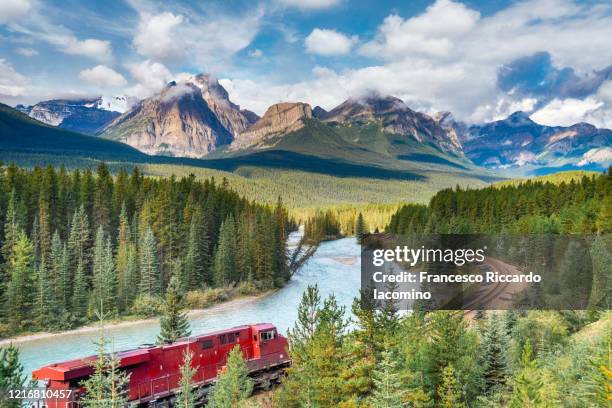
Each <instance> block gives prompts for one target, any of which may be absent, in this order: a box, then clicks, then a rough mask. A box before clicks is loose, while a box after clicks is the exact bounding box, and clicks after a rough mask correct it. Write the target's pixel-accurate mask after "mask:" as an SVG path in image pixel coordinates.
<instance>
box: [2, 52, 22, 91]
mask: <svg viewBox="0 0 612 408" xmlns="http://www.w3.org/2000/svg"><path fill="white" fill-rule="evenodd" d="M26 85H27V78H26V77H25V76H23V75H21V74H20V73H19V72H17V71H15V69H13V67H12V66H11V65H10V64H9V63H8V62H7V61H6V60H5V59H4V58H0V96H2V97H17V96H22V95H23V94H24V92H25V90H26Z"/></svg>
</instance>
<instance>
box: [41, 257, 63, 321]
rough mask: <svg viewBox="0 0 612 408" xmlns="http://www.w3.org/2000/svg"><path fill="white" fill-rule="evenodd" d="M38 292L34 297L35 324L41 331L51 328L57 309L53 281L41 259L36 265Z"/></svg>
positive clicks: (56, 315) (44, 262)
mask: <svg viewBox="0 0 612 408" xmlns="http://www.w3.org/2000/svg"><path fill="white" fill-rule="evenodd" d="M37 281H38V291H37V295H36V324H37V326H38V327H39V328H41V329H46V328H50V327H53V325H54V323H55V320H56V319H57V317H58V308H57V303H56V300H57V298H56V297H55V294H54V293H53V280H52V279H51V275H50V274H49V268H48V267H47V261H46V260H45V259H44V258H43V259H41V261H40V263H39V265H38V279H37Z"/></svg>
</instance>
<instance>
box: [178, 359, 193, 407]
mask: <svg viewBox="0 0 612 408" xmlns="http://www.w3.org/2000/svg"><path fill="white" fill-rule="evenodd" d="M192 360H193V352H192V351H191V350H185V352H184V353H183V363H182V364H181V370H180V371H181V379H180V382H179V387H180V389H179V392H178V395H177V397H176V408H195V405H196V402H197V397H198V395H197V392H196V390H194V389H193V377H194V376H195V375H196V373H197V370H196V369H195V368H194V367H193V366H192Z"/></svg>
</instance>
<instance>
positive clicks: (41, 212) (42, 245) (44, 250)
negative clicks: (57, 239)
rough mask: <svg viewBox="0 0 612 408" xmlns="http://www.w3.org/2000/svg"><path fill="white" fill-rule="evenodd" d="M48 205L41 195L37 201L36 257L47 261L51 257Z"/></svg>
mask: <svg viewBox="0 0 612 408" xmlns="http://www.w3.org/2000/svg"><path fill="white" fill-rule="evenodd" d="M49 217H50V214H49V203H48V202H47V201H46V200H45V199H44V197H43V195H42V194H41V196H40V199H39V201H38V241H39V242H38V245H39V247H38V256H39V259H42V258H44V259H47V260H48V259H49V258H50V256H51V221H50V219H49Z"/></svg>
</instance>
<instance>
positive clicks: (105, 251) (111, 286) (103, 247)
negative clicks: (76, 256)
mask: <svg viewBox="0 0 612 408" xmlns="http://www.w3.org/2000/svg"><path fill="white" fill-rule="evenodd" d="M91 301H92V302H91V303H92V306H93V308H94V309H96V308H98V307H102V308H103V310H106V311H107V312H109V313H115V312H116V311H117V276H116V274H115V263H114V259H113V252H112V247H111V243H110V238H109V237H107V236H106V234H105V233H104V229H103V228H102V225H100V227H98V232H97V234H96V240H95V246H94V258H93V291H92V298H91Z"/></svg>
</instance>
